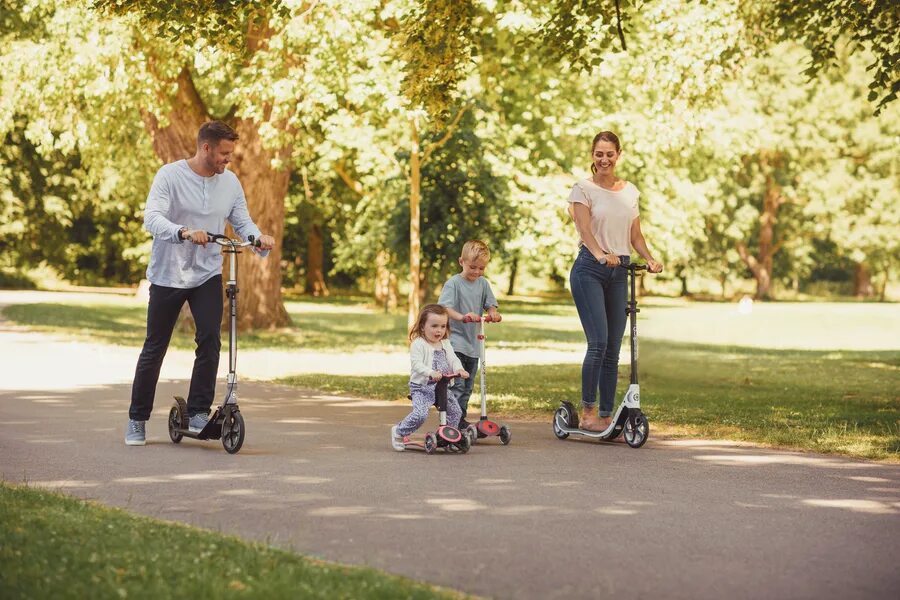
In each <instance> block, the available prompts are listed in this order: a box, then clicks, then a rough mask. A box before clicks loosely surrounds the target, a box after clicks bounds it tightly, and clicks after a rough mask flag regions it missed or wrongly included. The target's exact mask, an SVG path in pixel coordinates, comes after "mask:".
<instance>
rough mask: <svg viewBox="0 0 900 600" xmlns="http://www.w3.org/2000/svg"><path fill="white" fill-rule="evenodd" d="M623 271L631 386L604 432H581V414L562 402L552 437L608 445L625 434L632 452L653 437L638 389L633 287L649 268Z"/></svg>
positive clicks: (641, 267) (634, 267) (633, 266)
mask: <svg viewBox="0 0 900 600" xmlns="http://www.w3.org/2000/svg"><path fill="white" fill-rule="evenodd" d="M621 267H622V268H623V269H628V276H629V280H630V286H629V288H630V290H631V295H630V299H629V302H628V307H627V308H626V309H625V310H626V313H627V314H628V316H629V318H630V320H631V384H630V385H629V386H628V390H627V391H626V392H625V397H624V398H623V399H622V402H621V403H620V404H619V408H618V410H616V413H615V415H613V419H612V422H611V423H610V425H609V427H607V428H606V429H605V430H603V431H588V430H587V429H581V428H579V426H578V411H577V410H575V406H574V405H573V404H572V403H571V402H563V403H562V406H560V407H559V408H557V409H556V413H555V414H554V415H553V433H554V434H555V435H556V437H557V438H559V439H561V440H564V439H566V438H567V437H569V435H572V434H575V435H580V436H583V437H586V438H592V439H597V440H607V441H609V440H614V439H616V438H617V437H619V435H621V434H623V433H624V434H625V443H627V444H628V445H629V446H631V447H632V448H640V447H641V446H643V445H644V443H645V442H646V441H647V438H648V437H649V436H650V422H649V421H648V420H647V416H646V415H644V413H643V412H641V394H640V387H639V386H638V368H637V367H638V365H637V361H638V340H637V313H639V312H640V310H638V307H637V300H636V299H635V298H636V296H635V285H634V282H635V278H636V275H637V272H638V271H645V270H647V265H636V264H628V265H621Z"/></svg>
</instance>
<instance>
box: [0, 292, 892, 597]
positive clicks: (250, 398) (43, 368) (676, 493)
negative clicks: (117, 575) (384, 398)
mask: <svg viewBox="0 0 900 600" xmlns="http://www.w3.org/2000/svg"><path fill="white" fill-rule="evenodd" d="M0 304H2V298H0ZM249 355H250V353H244V354H242V360H241V365H242V369H243V370H242V372H244V373H245V372H246V371H247V367H249V366H250V365H251V364H253V363H258V362H263V358H264V357H260V356H255V357H253V358H252V359H251V358H250V356H249ZM136 358H137V350H136V349H134V348H116V347H110V346H104V345H98V344H91V343H87V342H72V341H71V340H68V339H66V338H63V337H59V336H52V335H45V334H36V333H31V332H27V331H25V330H23V329H21V328H17V327H14V326H10V325H9V324H8V323H3V322H2V321H0V477H2V478H3V479H5V480H7V481H13V482H23V481H27V482H29V483H30V484H31V485H38V486H41V487H47V488H51V489H58V490H62V491H64V492H67V493H71V494H75V495H77V496H80V497H85V498H93V499H97V500H99V501H101V502H104V503H107V504H110V505H114V506H120V507H124V508H127V509H129V510H132V511H135V512H138V513H143V514H147V515H150V516H154V517H159V518H163V519H169V520H173V521H182V522H186V523H191V524H194V525H198V526H200V527H205V528H209V529H214V530H221V531H224V532H227V533H233V534H237V535H241V536H243V537H246V538H249V539H255V540H259V541H264V542H268V543H271V544H275V545H278V546H282V547H285V548H291V549H294V550H296V551H298V552H302V553H305V554H311V555H316V556H321V557H325V558H328V559H332V560H335V561H339V562H342V563H354V564H366V565H371V566H374V567H377V568H381V569H384V570H387V571H390V572H393V573H400V574H403V575H407V576H409V577H412V578H415V579H419V580H424V581H429V582H433V583H437V584H441V585H446V586H449V587H453V588H457V589H462V590H465V591H468V592H472V593H476V594H481V595H485V596H491V597H496V598H541V599H543V598H605V597H617V598H716V599H718V598H723V597H727V598H729V600H738V599H742V598H817V599H821V598H825V599H827V598H840V599H841V600H844V599H847V598H889V597H890V598H893V597H896V595H897V591H898V590H900V569H898V567H897V560H896V557H897V556H898V555H900V466H898V465H883V464H874V463H867V462H862V461H851V460H845V459H840V458H835V457H828V456H821V455H815V454H801V453H790V452H776V451H768V450H760V449H758V448H755V447H752V446H741V445H736V444H731V443H722V442H707V441H692V442H685V441H682V442H675V441H669V442H667V441H660V440H657V439H655V438H652V437H651V441H650V442H648V444H647V445H646V446H645V447H644V448H642V449H640V450H632V449H630V448H628V447H626V446H625V445H624V444H605V445H600V444H596V443H590V442H579V441H565V442H563V441H559V440H556V439H555V438H554V436H553V434H552V433H551V429H550V426H549V424H548V423H512V426H513V442H512V444H511V445H510V446H508V447H499V446H497V445H495V444H483V445H479V446H476V447H475V448H474V449H473V450H472V451H471V452H470V453H469V454H468V455H465V456H444V455H436V456H425V455H422V454H418V453H413V452H406V453H395V452H392V451H391V450H390V449H389V448H388V428H389V426H390V425H391V424H392V423H394V422H396V421H397V420H399V419H400V418H401V417H402V416H403V415H404V414H405V413H406V410H407V407H406V406H403V405H401V404H392V403H386V402H380V401H359V400H354V399H350V398H341V397H333V396H323V395H319V394H316V393H314V392H310V391H302V390H296V389H292V388H287V387H281V386H275V385H268V384H261V383H242V384H241V388H240V397H241V406H242V408H243V412H244V415H245V417H246V419H247V426H248V436H247V441H246V445H245V448H244V449H243V450H242V451H241V453H240V454H238V455H236V456H229V455H227V454H226V453H225V452H224V451H223V450H222V447H221V445H220V444H218V443H212V442H209V443H200V442H196V441H193V440H185V441H184V442H182V443H181V444H180V445H178V446H176V445H174V444H172V443H171V442H169V440H168V436H167V434H166V431H165V415H166V412H167V411H168V407H169V402H170V399H171V396H172V395H173V394H174V393H181V394H183V393H184V392H185V391H186V389H187V383H186V382H184V381H177V380H175V379H174V378H178V377H183V376H184V374H185V373H188V372H189V371H190V364H191V359H192V356H191V353H189V352H177V351H175V352H170V354H169V356H168V357H167V360H166V365H165V366H164V370H163V382H162V383H161V384H160V389H159V393H158V396H157V409H156V412H155V413H154V416H153V420H152V421H151V423H150V429H149V433H150V444H148V445H147V446H146V447H142V448H126V447H125V446H124V445H123V443H122V437H123V428H124V424H125V420H126V418H127V407H128V398H129V396H130V383H129V382H130V380H131V375H132V373H133V369H134V362H135V360H136ZM329 360H330V362H335V361H334V360H333V358H332V359H329ZM346 362H348V363H353V364H355V365H356V364H358V362H357V361H356V360H354V361H346ZM404 363H405V357H404ZM402 368H403V369H405V364H404V365H403V367H402ZM401 370H402V369H401ZM220 388H221V386H220ZM433 423H434V419H433V418H432V422H431V424H432V426H433Z"/></svg>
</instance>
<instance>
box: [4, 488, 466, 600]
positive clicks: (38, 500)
mask: <svg viewBox="0 0 900 600" xmlns="http://www.w3.org/2000/svg"><path fill="white" fill-rule="evenodd" d="M0 597H2V598H5V599H9V600H12V599H14V598H134V597H137V598H265V599H269V598H384V599H393V598H423V599H424V598H461V597H464V596H463V595H462V594H459V593H455V592H450V591H448V590H438V589H435V588H432V587H429V586H426V585H423V584H418V583H415V582H413V581H410V580H407V579H403V578H401V577H396V576H391V575H386V574H384V573H380V572H378V571H375V570H373V569H368V568H356V567H345V566H341V565H336V564H333V563H326V562H322V561H316V560H311V559H309V558H305V557H302V556H298V555H296V554H292V553H290V552H286V551H283V550H276V549H273V548H269V547H266V546H263V545H260V544H250V543H246V542H242V541H240V540H238V539H237V538H234V537H230V536H225V535H220V534H216V533H212V532H207V531H203V530H199V529H194V528H191V527H187V526H184V525H178V524H173V523H165V522H162V521H156V520H153V519H148V518H144V517H137V516H133V515H130V514H128V513H126V512H124V511H121V510H116V509H109V508H103V507H101V506H98V505H96V504H93V503H88V502H84V501H81V500H76V499H74V498H70V497H67V496H61V495H58V494H53V493H48V492H44V491H39V490H35V489H30V488H27V487H21V486H11V485H7V484H0Z"/></svg>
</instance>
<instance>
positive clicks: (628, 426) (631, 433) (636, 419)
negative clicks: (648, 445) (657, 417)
mask: <svg viewBox="0 0 900 600" xmlns="http://www.w3.org/2000/svg"><path fill="white" fill-rule="evenodd" d="M623 433H624V435H625V443H626V444H628V445H629V446H631V447H632V448H640V447H641V446H643V445H644V443H645V442H646V441H647V438H648V437H650V421H648V420H647V417H646V416H645V415H644V413H642V412H641V411H640V410H638V409H636V408H632V409H631V411H630V412H629V413H628V419H627V420H626V421H625V429H624V431H623Z"/></svg>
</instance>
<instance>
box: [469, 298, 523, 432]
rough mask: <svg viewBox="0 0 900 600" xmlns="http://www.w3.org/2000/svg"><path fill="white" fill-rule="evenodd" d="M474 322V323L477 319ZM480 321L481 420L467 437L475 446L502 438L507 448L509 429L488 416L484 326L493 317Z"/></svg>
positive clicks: (487, 316) (470, 430)
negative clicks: (488, 439)
mask: <svg viewBox="0 0 900 600" xmlns="http://www.w3.org/2000/svg"><path fill="white" fill-rule="evenodd" d="M472 320H473V321H474V320H475V319H472ZM478 321H479V323H480V326H479V331H478V354H479V355H478V368H479V371H480V373H481V382H480V383H481V418H480V419H478V423H476V424H475V425H469V428H468V429H467V430H466V435H468V436H469V442H470V443H471V444H475V442H476V441H477V440H479V439H481V438H486V437H498V438H500V443H501V444H503V445H504V446H505V445H507V444H509V441H510V440H511V439H512V433H511V432H510V430H509V427H507V426H506V425H499V424H498V423H496V422H494V421H491V420H490V419H488V416H487V384H486V383H485V378H486V375H485V371H486V370H487V368H486V363H485V360H484V339H485V335H484V324H485V323H490V322H491V316H490V315H484V316H483V317H480V318H478Z"/></svg>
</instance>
